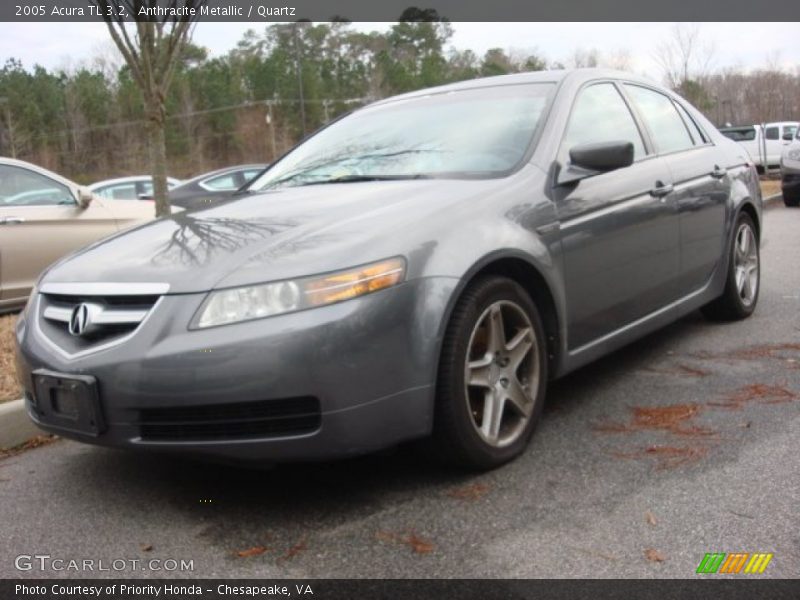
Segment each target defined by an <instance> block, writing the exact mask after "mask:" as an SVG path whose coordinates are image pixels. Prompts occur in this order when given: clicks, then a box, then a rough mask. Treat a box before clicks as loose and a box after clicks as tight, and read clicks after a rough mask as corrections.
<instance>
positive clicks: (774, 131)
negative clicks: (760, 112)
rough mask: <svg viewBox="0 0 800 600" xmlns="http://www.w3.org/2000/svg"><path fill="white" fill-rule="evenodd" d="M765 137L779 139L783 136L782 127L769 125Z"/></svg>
mask: <svg viewBox="0 0 800 600" xmlns="http://www.w3.org/2000/svg"><path fill="white" fill-rule="evenodd" d="M765 137H766V138H767V139H768V140H777V139H778V138H780V137H781V135H780V127H767V131H766V134H765Z"/></svg>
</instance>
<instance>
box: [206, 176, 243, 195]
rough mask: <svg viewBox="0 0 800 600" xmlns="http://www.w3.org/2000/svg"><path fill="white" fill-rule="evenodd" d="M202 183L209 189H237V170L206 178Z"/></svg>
mask: <svg viewBox="0 0 800 600" xmlns="http://www.w3.org/2000/svg"><path fill="white" fill-rule="evenodd" d="M200 185H201V186H202V187H204V188H206V189H207V190H219V191H229V190H235V189H237V188H238V187H239V185H238V184H237V183H236V172H233V173H225V174H223V175H217V176H216V177H211V178H209V179H205V180H204V181H203V182H202V183H201V184H200Z"/></svg>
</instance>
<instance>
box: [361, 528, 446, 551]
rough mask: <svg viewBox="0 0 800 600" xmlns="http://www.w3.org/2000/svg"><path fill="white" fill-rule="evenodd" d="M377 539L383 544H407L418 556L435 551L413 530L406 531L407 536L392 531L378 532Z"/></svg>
mask: <svg viewBox="0 0 800 600" xmlns="http://www.w3.org/2000/svg"><path fill="white" fill-rule="evenodd" d="M375 539H377V540H380V541H382V542H392V543H395V544H405V545H407V546H410V547H411V549H412V550H413V551H414V552H416V553H417V554H429V553H431V552H432V551H433V544H432V543H431V542H430V541H428V540H426V539H425V538H422V537H420V536H418V535H417V534H416V532H414V531H412V530H406V533H405V535H399V534H397V533H393V532H391V531H378V532H377V533H375Z"/></svg>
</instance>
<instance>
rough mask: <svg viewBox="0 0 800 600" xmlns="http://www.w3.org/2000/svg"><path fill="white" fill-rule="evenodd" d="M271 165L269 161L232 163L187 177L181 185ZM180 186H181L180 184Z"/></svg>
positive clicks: (261, 168)
mask: <svg viewBox="0 0 800 600" xmlns="http://www.w3.org/2000/svg"><path fill="white" fill-rule="evenodd" d="M268 166H269V164H267V163H251V164H245V165H232V166H230V167H223V168H221V169H215V170H213V171H208V172H207V173H202V174H200V175H196V176H195V177H192V178H191V179H187V180H185V181H182V182H181V186H184V185H189V184H192V183H197V182H198V181H203V180H204V179H208V178H209V177H215V176H217V175H223V174H224V173H230V172H231V171H244V170H247V169H258V170H260V171H261V170H264V169H266V168H267V167H268ZM179 187H180V186H179Z"/></svg>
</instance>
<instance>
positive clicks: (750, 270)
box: [703, 212, 761, 321]
mask: <svg viewBox="0 0 800 600" xmlns="http://www.w3.org/2000/svg"><path fill="white" fill-rule="evenodd" d="M734 232H735V233H734V237H733V244H732V246H731V249H730V258H729V264H728V278H727V280H726V282H725V291H724V292H723V293H722V295H721V296H720V297H719V298H717V299H716V300H714V301H713V302H711V303H710V304H707V305H706V306H704V307H703V314H704V315H705V316H706V317H707V318H709V319H711V320H715V321H736V320H739V319H746V318H747V317H749V316H750V315H751V314H753V311H754V310H755V308H756V303H757V302H758V292H759V287H760V283H761V257H760V254H759V248H758V236H757V235H756V228H755V225H754V223H753V219H752V218H751V217H750V215H748V214H747V213H745V212H742V213H740V214H739V217H738V218H737V219H736V228H735V229H734Z"/></svg>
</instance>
